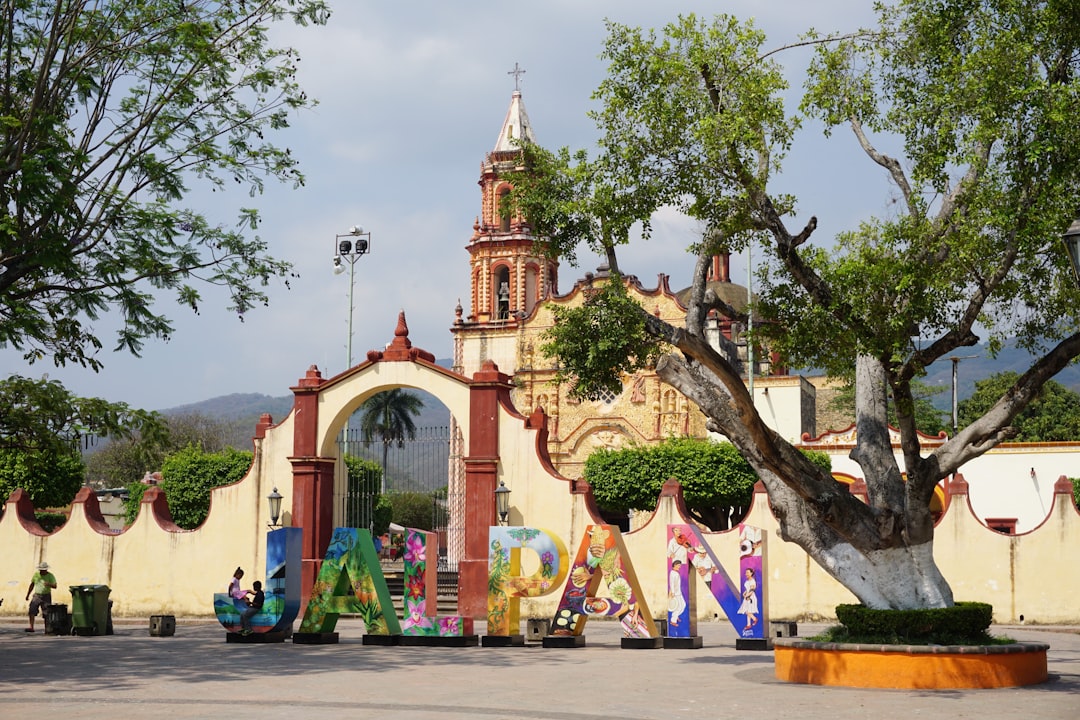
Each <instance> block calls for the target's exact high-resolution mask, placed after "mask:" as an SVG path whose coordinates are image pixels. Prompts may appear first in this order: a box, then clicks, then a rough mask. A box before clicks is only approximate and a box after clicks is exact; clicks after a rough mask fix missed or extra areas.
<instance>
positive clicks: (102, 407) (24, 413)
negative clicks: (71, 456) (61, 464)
mask: <svg viewBox="0 0 1080 720" xmlns="http://www.w3.org/2000/svg"><path fill="white" fill-rule="evenodd" d="M0 277H2V276H0ZM0 306H2V304H0ZM0 314H2V313H0ZM164 432H165V430H164V424H163V423H162V418H161V416H160V415H158V414H157V413H152V412H146V411H144V410H134V409H132V408H130V407H128V406H127V405H125V404H124V403H111V402H107V401H105V400H102V399H101V398H81V397H77V396H75V395H72V394H71V393H70V392H69V391H68V390H67V389H66V388H65V387H64V386H63V385H61V384H60V383H58V382H56V381H55V380H48V379H42V380H32V379H30V378H25V377H21V376H19V375H12V376H10V377H8V378H6V379H0V448H3V449H10V450H22V451H27V452H34V451H41V452H48V453H53V454H56V455H62V454H64V453H69V452H71V451H73V450H78V449H79V446H80V445H81V441H82V439H83V438H84V437H85V436H86V435H89V434H95V435H109V436H116V437H130V436H132V435H133V434H135V433H140V434H142V435H144V436H146V437H151V438H159V437H161V436H162V434H163V433H164Z"/></svg>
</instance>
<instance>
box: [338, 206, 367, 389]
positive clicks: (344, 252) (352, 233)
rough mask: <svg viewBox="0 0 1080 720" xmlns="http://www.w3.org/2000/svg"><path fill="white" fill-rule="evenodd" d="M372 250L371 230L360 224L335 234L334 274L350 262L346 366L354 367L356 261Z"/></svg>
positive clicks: (342, 269) (340, 272) (342, 270)
mask: <svg viewBox="0 0 1080 720" xmlns="http://www.w3.org/2000/svg"><path fill="white" fill-rule="evenodd" d="M369 252H371V232H370V231H369V232H365V231H364V229H363V228H361V227H360V226H358V225H353V226H352V227H351V228H349V231H348V232H346V233H342V234H340V235H335V236H334V274H335V275H341V274H342V273H343V272H345V263H348V264H349V335H348V342H347V343H346V351H345V352H346V368H351V367H352V340H353V310H354V307H353V291H354V289H355V287H356V261H357V260H359V259H360V257H361V256H362V255H367V254H368V253H369Z"/></svg>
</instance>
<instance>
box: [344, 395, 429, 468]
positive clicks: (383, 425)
mask: <svg viewBox="0 0 1080 720" xmlns="http://www.w3.org/2000/svg"><path fill="white" fill-rule="evenodd" d="M423 407H424V401H423V400H421V399H420V396H418V395H416V394H414V393H411V392H408V391H407V390H402V389H401V388H394V389H393V390H387V391H385V392H381V393H379V394H377V395H372V396H371V397H369V398H368V399H367V400H365V401H364V404H363V405H361V406H360V410H359V412H360V434H361V437H363V439H364V444H365V445H370V444H371V443H372V442H374V441H375V440H378V441H380V442H381V443H382V446H383V459H382V467H383V480H384V483H383V487H384V488H385V487H386V484H385V480H387V479H388V478H386V472H387V469H388V468H387V457H388V455H389V453H390V446H391V445H393V444H394V443H397V446H398V447H402V446H403V445H404V444H405V440H413V439H415V438H416V422H415V421H414V420H413V418H414V417H415V416H417V415H419V414H420V411H421V410H422V409H423Z"/></svg>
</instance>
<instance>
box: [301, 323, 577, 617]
mask: <svg viewBox="0 0 1080 720" xmlns="http://www.w3.org/2000/svg"><path fill="white" fill-rule="evenodd" d="M400 387H413V388H420V389H422V390H425V391H427V392H429V393H431V394H432V395H434V396H436V397H437V398H438V399H439V400H440V401H441V402H442V403H443V404H445V405H446V406H447V408H449V410H450V412H451V415H452V416H453V418H454V419H455V420H456V428H457V430H458V432H455V433H453V434H452V436H451V444H452V447H451V450H450V457H451V461H450V462H451V468H450V471H449V488H448V490H449V495H450V496H451V497H454V498H460V499H461V500H460V501H459V502H455V503H452V505H451V507H450V512H451V514H452V515H455V514H456V515H458V517H454V518H453V520H452V522H451V526H452V527H453V528H460V529H458V530H453V531H456V532H461V533H463V534H464V537H463V538H457V537H452V538H450V542H451V543H458V544H460V546H461V547H462V550H463V555H462V557H460V558H459V559H458V572H459V575H458V601H459V612H460V614H462V615H465V616H475V617H480V616H482V615H483V614H484V612H485V611H486V605H485V604H486V597H487V557H488V548H487V542H488V528H489V527H490V526H491V525H495V524H497V522H496V516H495V489H496V487H497V486H498V484H499V481H500V480H502V481H503V482H504V483H505V484H506V485H507V486H508V487H509V488H511V490H514V489H515V485H517V486H518V488H517V489H518V490H519V491H524V490H526V489H527V488H528V487H529V486H530V485H533V484H534V483H536V482H538V481H540V482H542V481H545V480H546V481H548V482H550V481H555V482H556V483H560V484H563V485H564V492H563V493H559V494H561V495H563V498H562V500H561V502H560V501H559V500H556V499H555V498H552V500H553V504H554V505H557V506H560V507H561V508H562V512H563V513H564V515H565V508H566V498H565V492H566V491H569V492H571V493H575V492H583V487H584V486H580V485H579V484H578V483H574V482H572V481H570V480H567V479H566V478H562V477H561V476H559V475H558V474H557V473H556V472H555V471H554V470H553V469H552V467H551V464H550V461H549V460H548V458H547V444H546V434H547V433H546V429H545V418H544V415H543V413H540V412H538V413H535V414H534V415H533V416H531V417H524V416H522V415H520V414H519V413H518V412H517V411H516V410H515V409H514V407H513V405H512V403H511V401H510V390H511V387H512V385H511V383H510V378H509V377H508V376H507V375H505V374H503V373H502V372H500V371H499V369H498V368H497V367H496V366H495V364H494V363H493V362H491V361H488V362H486V363H484V364H483V365H482V367H481V369H480V370H479V371H478V372H476V373H474V374H473V376H472V377H471V378H467V377H465V376H463V375H459V374H458V373H455V372H452V371H450V370H447V369H445V368H443V367H440V366H439V365H437V364H435V356H434V355H432V354H431V353H429V352H427V351H425V350H421V349H419V348H415V347H413V345H412V342H411V341H410V340H409V329H408V326H407V324H406V321H405V313H404V312H402V313H400V314H399V316H398V324H397V328H396V330H395V331H394V339H393V341H392V342H391V343H390V344H389V345H388V346H387V347H386V349H385V350H381V351H377V350H373V351H371V352H369V353H368V355H367V360H366V361H365V362H363V363H361V364H359V365H357V366H355V367H353V368H350V369H349V370H346V371H345V372H343V373H341V374H339V375H337V376H335V377H333V378H329V379H326V378H323V377H322V374H321V373H320V372H319V370H318V369H317V368H315V367H314V366H312V367H311V368H310V369H309V370H308V372H307V374H306V376H305V377H304V378H302V379H301V380H300V381H299V383H298V384H297V385H296V386H295V387H293V388H292V391H293V393H294V396H295V401H294V406H293V412H292V415H291V420H292V425H293V451H292V454H291V455H290V456H289V458H288V460H289V462H290V464H291V466H292V493H291V508H292V510H291V518H290V523H291V524H292V525H293V526H297V527H302V528H303V529H304V534H303V551H302V552H303V587H305V588H310V587H311V586H312V584H313V582H314V580H315V577H316V575H317V569H318V565H319V562H320V561H321V560H322V558H323V555H324V553H325V551H326V547H327V545H328V544H329V542H330V536H331V533H332V532H333V528H334V524H335V522H334V504H333V497H334V480H335V471H337V472H341V470H340V469H338V468H340V463H339V462H338V460H339V458H338V443H337V438H338V436H339V435H340V432H341V430H342V428H344V427H345V425H346V423H347V422H348V419H349V418H350V417H351V416H352V414H353V413H355V412H356V410H357V409H358V408H359V407H360V406H361V405H362V404H363V403H364V401H365V400H367V399H368V398H369V397H371V396H372V395H375V394H377V393H380V392H383V391H386V390H392V389H394V388H400ZM454 445H457V447H454ZM524 494H525V493H524V492H521V495H519V497H520V496H522V495H524ZM511 513H512V517H513V514H514V513H515V511H514V510H513V509H512V510H511ZM516 514H517V515H518V516H520V513H516ZM531 514H532V513H530V515H531ZM588 514H589V515H590V516H591V515H592V513H588ZM583 520H586V521H595V520H596V518H595V517H589V518H583ZM558 524H559V525H560V526H562V525H565V519H564V520H563V522H560V523H558ZM572 524H573V523H572ZM566 529H567V530H568V531H569V530H570V527H567V528H566Z"/></svg>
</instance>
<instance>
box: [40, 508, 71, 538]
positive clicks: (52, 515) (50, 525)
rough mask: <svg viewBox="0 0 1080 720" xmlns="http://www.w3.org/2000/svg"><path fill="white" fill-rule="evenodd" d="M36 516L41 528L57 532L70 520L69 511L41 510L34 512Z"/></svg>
mask: <svg viewBox="0 0 1080 720" xmlns="http://www.w3.org/2000/svg"><path fill="white" fill-rule="evenodd" d="M34 516H35V517H36V519H37V522H38V525H40V526H41V529H42V530H44V531H45V532H50V533H51V532H56V531H57V530H58V529H60V528H61V527H63V526H64V523H66V522H67V521H68V516H67V513H58V512H39V513H34Z"/></svg>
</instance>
